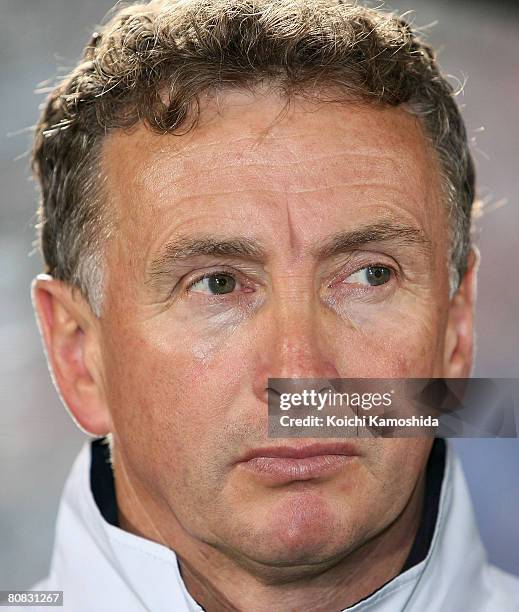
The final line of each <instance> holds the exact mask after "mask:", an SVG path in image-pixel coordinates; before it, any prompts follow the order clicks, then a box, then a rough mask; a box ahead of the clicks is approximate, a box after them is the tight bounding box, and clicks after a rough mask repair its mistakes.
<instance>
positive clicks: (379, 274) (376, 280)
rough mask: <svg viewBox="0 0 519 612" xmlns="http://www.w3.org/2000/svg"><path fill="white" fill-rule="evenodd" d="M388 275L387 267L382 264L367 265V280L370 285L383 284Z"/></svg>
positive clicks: (386, 280)
mask: <svg viewBox="0 0 519 612" xmlns="http://www.w3.org/2000/svg"><path fill="white" fill-rule="evenodd" d="M389 277H390V271H389V268H384V267H382V266H369V268H368V282H369V283H370V285H383V284H384V283H387V282H388V281H389Z"/></svg>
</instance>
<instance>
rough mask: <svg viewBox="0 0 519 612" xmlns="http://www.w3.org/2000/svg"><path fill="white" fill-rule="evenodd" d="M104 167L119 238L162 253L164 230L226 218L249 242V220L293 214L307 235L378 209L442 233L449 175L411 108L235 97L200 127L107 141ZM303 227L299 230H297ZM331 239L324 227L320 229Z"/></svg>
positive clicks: (205, 111) (225, 98) (205, 106)
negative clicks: (324, 223)
mask: <svg viewBox="0 0 519 612" xmlns="http://www.w3.org/2000/svg"><path fill="white" fill-rule="evenodd" d="M102 165H103V169H104V172H105V174H106V178H107V183H106V185H107V189H108V198H109V200H110V206H112V207H114V208H115V211H114V212H115V213H116V218H117V219H118V220H119V228H120V230H121V231H120V235H121V236H126V239H127V240H131V241H132V244H133V246H132V248H133V247H135V246H136V242H140V243H142V244H143V248H144V244H146V245H152V244H153V242H154V240H155V236H156V235H157V233H159V234H160V230H161V225H163V226H164V227H167V228H169V229H168V230H166V231H170V230H171V231H174V230H175V229H179V228H182V229H185V228H186V227H187V228H190V227H192V228H196V226H197V225H200V224H201V225H203V224H204V223H207V222H208V221H211V220H213V221H214V220H215V219H219V220H221V219H222V218H225V219H226V222H227V223H228V222H229V221H231V222H232V223H234V224H235V225H239V224H240V223H241V225H242V226H243V230H244V232H250V226H251V216H250V215H253V216H254V217H255V218H256V216H258V222H260V220H259V216H261V215H263V216H265V215H269V216H270V218H271V219H273V218H274V217H275V216H276V214H278V213H279V212H280V211H281V210H282V209H283V210H288V208H290V210H291V212H292V213H293V216H294V215H295V217H297V218H298V219H299V225H298V227H299V229H300V231H301V233H302V234H304V232H305V230H306V231H307V232H313V233H315V232H319V228H318V227H317V226H316V225H315V216H316V213H317V214H319V216H320V217H322V213H325V214H326V218H327V219H328V220H329V222H330V223H336V222H337V221H338V220H339V219H343V220H344V222H345V223H349V222H350V220H351V223H352V224H354V223H355V219H356V217H357V216H362V215H363V214H366V213H369V214H372V213H374V212H375V211H378V212H381V213H383V212H384V211H385V212H386V213H387V214H388V215H392V214H397V213H398V214H400V215H401V216H403V217H406V216H407V217H408V219H407V220H409V219H413V220H414V221H415V223H416V224H417V225H419V226H420V227H422V228H424V229H425V230H426V231H427V230H429V231H433V229H434V224H435V223H436V224H437V223H438V219H439V209H440V207H439V205H438V202H437V200H438V199H439V197H438V196H439V173H438V170H437V164H436V162H435V157H434V155H433V153H432V151H431V148H430V146H429V145H428V142H427V140H426V138H425V136H424V133H423V131H422V129H421V127H420V124H419V122H418V121H417V120H416V119H415V118H414V117H412V116H411V115H410V114H408V113H407V112H405V111H404V110H402V109H397V108H381V107H377V106H374V105H370V106H367V105H354V104H345V103H343V104H338V103H330V102H321V103H316V102H314V101H308V100H306V101H302V100H295V101H291V103H290V105H289V106H286V101H285V100H283V99H280V98H279V97H277V96H275V95H267V96H261V97H260V96H255V95H252V94H249V93H244V92H243V93H242V92H228V93H225V94H220V95H219V96H218V97H217V98H211V99H208V100H206V101H205V102H203V103H202V105H201V115H200V121H199V123H198V125H197V127H196V128H195V129H193V130H191V131H190V132H189V133H187V134H183V135H171V134H170V135H160V134H156V133H152V132H151V131H150V130H149V129H147V128H146V127H144V126H142V125H139V126H137V127H136V128H134V129H133V130H132V131H131V132H130V133H124V132H122V131H116V132H114V133H113V134H111V135H110V136H109V137H108V138H107V139H106V141H105V143H104V148H103V159H102ZM296 225H297V223H296ZM322 229H323V231H324V229H325V228H324V227H323V228H322Z"/></svg>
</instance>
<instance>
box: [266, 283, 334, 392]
mask: <svg viewBox="0 0 519 612" xmlns="http://www.w3.org/2000/svg"><path fill="white" fill-rule="evenodd" d="M268 316H269V317H270V321H269V325H268V327H269V328H270V333H269V334H268V340H267V342H266V346H265V355H264V358H265V359H266V363H265V365H266V368H265V369H266V373H267V374H268V375H267V378H306V379H308V378H337V377H338V372H337V368H336V364H335V363H334V356H333V347H332V346H330V344H329V343H328V342H327V338H329V335H328V334H327V333H326V330H325V329H324V322H323V321H324V320H323V317H325V316H326V315H325V314H324V312H323V307H322V306H321V305H320V303H319V299H318V296H317V294H316V292H315V291H314V290H313V289H311V288H310V287H308V286H305V287H302V286H301V283H297V282H295V283H292V284H290V286H288V287H287V288H286V289H285V290H283V291H282V292H279V293H278V294H277V295H276V296H275V298H274V299H273V301H272V303H271V308H270V313H269V315H268ZM264 382H265V386H266V385H267V380H266V379H265V381H264Z"/></svg>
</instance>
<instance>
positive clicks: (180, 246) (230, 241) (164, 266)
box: [147, 236, 267, 284]
mask: <svg viewBox="0 0 519 612" xmlns="http://www.w3.org/2000/svg"><path fill="white" fill-rule="evenodd" d="M203 255H205V256H209V257H233V258H238V259H247V260H249V261H250V260H254V261H257V262H260V263H262V262H264V261H266V259H267V252H266V250H265V249H264V248H263V247H262V246H261V245H260V244H259V243H258V242H256V241H254V240H250V239H248V238H243V237H230V238H225V239H218V238H215V237H214V236H199V237H180V238H177V239H175V240H171V241H169V242H167V243H166V244H165V245H164V247H163V249H162V251H161V253H160V254H159V256H158V257H156V258H155V259H153V260H152V261H151V262H150V264H149V266H148V273H147V277H148V278H147V282H149V283H151V284H153V282H154V281H155V280H159V279H160V278H161V277H162V276H164V275H168V274H169V273H170V271H171V270H172V268H173V267H174V266H175V264H178V263H181V262H183V261H186V260H189V259H193V258H194V257H200V256H203Z"/></svg>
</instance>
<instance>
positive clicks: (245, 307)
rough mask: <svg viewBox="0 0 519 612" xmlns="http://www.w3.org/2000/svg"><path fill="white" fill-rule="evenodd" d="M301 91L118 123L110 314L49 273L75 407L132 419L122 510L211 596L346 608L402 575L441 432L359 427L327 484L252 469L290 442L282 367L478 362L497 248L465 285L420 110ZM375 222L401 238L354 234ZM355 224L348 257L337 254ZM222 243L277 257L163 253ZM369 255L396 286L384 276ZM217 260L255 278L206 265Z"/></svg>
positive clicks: (39, 305)
mask: <svg viewBox="0 0 519 612" xmlns="http://www.w3.org/2000/svg"><path fill="white" fill-rule="evenodd" d="M283 105H284V101H283V100H280V99H279V98H278V97H277V96H276V95H275V94H273V93H263V94H261V93H256V94H255V95H252V94H250V93H243V92H226V93H221V94H219V97H218V98H217V99H216V100H215V99H207V100H205V102H204V104H202V116H201V121H200V123H199V125H198V127H197V128H196V129H195V130H193V131H192V132H190V133H189V134H187V135H182V136H173V135H168V136H165V135H157V134H153V133H151V132H150V131H149V130H147V129H146V128H145V127H144V126H142V125H139V126H136V127H135V128H134V129H133V130H132V131H131V132H129V133H123V132H120V131H115V132H113V133H112V134H111V135H110V136H108V137H107V139H106V141H105V144H104V150H103V159H102V164H103V169H104V173H105V175H106V191H107V197H108V201H109V203H110V206H111V207H113V208H112V212H113V213H114V216H115V219H116V231H115V233H114V238H113V239H112V240H111V241H110V242H109V243H108V244H107V245H106V263H107V270H108V275H107V280H106V287H105V299H104V304H103V314H102V316H101V317H100V318H99V319H97V318H96V317H95V316H94V315H93V314H92V312H91V310H90V308H89V306H88V305H87V304H86V303H85V301H84V300H83V298H82V297H81V296H80V295H79V293H78V292H74V291H72V290H71V289H70V287H68V286H67V285H66V284H64V283H61V282H59V281H56V280H54V279H51V278H50V277H48V276H40V277H38V279H37V280H36V281H35V282H34V284H33V300H34V304H35V308H36V311H37V314H38V319H39V323H40V329H41V332H42V335H43V338H44V341H45V345H46V350H47V356H48V359H49V363H50V365H51V369H52V372H53V375H54V379H55V382H56V385H57V387H58V389H59V392H60V394H61V397H62V399H63V401H64V402H65V404H66V406H67V407H68V409H69V411H70V412H71V414H72V415H73V417H74V418H75V419H76V421H77V423H78V424H79V426H80V427H82V428H83V429H84V430H85V431H87V432H90V433H92V434H95V435H103V434H106V433H108V432H111V433H112V435H113V440H114V470H115V479H116V480H115V482H116V495H117V502H118V507H119V514H120V522H121V526H122V527H123V528H124V529H126V530H128V531H131V532H133V533H137V534H139V535H142V536H143V537H147V538H149V539H152V540H155V541H157V542H160V543H162V544H164V545H166V546H169V547H171V548H172V549H174V550H175V551H176V552H177V555H178V557H179V559H180V566H181V571H182V575H183V578H184V581H185V583H186V585H187V587H188V589H189V591H190V592H191V594H192V596H193V597H194V598H195V599H196V600H197V601H199V603H200V604H201V605H203V606H204V608H206V609H207V610H210V611H217V610H232V609H236V610H250V609H254V610H257V611H267V610H273V609H283V610H294V611H295V610H298V611H301V610H303V611H306V610H308V611H310V610H312V611H318V612H319V611H325V610H326V611H329V610H339V609H343V608H345V607H347V606H350V605H352V604H353V603H355V602H356V601H358V600H359V599H361V598H363V597H365V596H367V595H369V594H370V593H371V592H373V591H374V590H375V589H376V588H378V587H379V586H381V585H382V584H384V583H385V582H387V581H388V580H390V579H391V578H393V577H394V576H395V575H397V574H398V573H399V571H400V569H401V567H402V565H403V563H404V561H405V559H406V557H407V554H408V552H409V550H410V547H411V545H412V542H413V539H414V536H415V534H416V530H417V526H418V523H419V517H420V512H421V508H422V498H423V489H424V469H425V465H426V462H427V458H428V455H429V451H430V447H431V442H432V440H430V439H427V438H402V439H398V438H393V439H381V438H377V439H368V438H362V439H357V440H355V441H354V443H355V448H356V451H357V453H358V455H357V456H356V457H354V458H353V459H352V460H351V461H349V462H348V463H347V464H346V465H345V466H344V468H343V469H341V470H339V471H338V472H336V473H334V474H332V475H328V476H325V477H321V478H315V479H311V480H307V481H291V482H288V483H284V484H282V485H277V486H273V485H269V484H265V483H264V482H262V481H260V480H259V479H258V478H256V477H255V476H254V475H253V474H251V473H249V472H247V471H246V470H244V469H242V468H243V466H241V465H240V464H239V463H237V462H238V461H239V459H240V457H242V456H243V454H244V453H245V452H246V451H248V450H250V449H252V448H257V447H261V446H263V447H266V446H269V445H272V442H273V441H270V442H269V440H268V439H267V433H266V421H267V419H266V416H267V391H266V387H267V379H268V378H269V377H301V378H310V377H316V378H327V377H333V378H338V377H344V378H347V377H402V378H403V377H432V376H443V377H462V376H468V375H469V374H470V369H471V364H472V309H473V299H474V290H475V273H476V267H477V257H476V254H475V253H474V252H472V253H471V255H470V258H469V266H468V271H467V273H466V275H465V276H464V278H463V280H462V283H461V286H460V288H459V290H458V291H457V293H456V295H455V296H454V297H453V299H452V300H449V287H448V260H447V252H448V242H447V235H448V234H447V230H448V228H447V220H446V214H445V211H444V206H443V204H442V202H441V196H440V186H439V173H438V167H437V164H436V161H435V157H434V153H433V152H432V150H431V149H430V147H429V145H428V144H427V142H426V140H425V137H424V134H423V131H422V129H421V127H420V125H419V123H418V121H417V120H416V119H415V118H413V117H412V116H411V115H409V114H408V113H406V112H405V111H404V110H403V109H398V108H379V107H375V106H370V107H367V106H359V105H357V106H355V105H352V104H343V105H339V104H336V103H327V104H326V105H319V104H317V102H316V101H310V100H306V101H304V102H303V101H302V100H297V101H293V102H292V104H291V106H290V107H289V109H288V111H287V112H286V113H284V114H281V115H280V112H281V110H282V108H283ZM373 224H375V225H376V226H377V227H387V226H395V227H396V228H397V231H396V234H395V235H394V236H393V237H391V238H386V239H379V240H376V241H364V242H362V243H359V244H352V242H351V232H355V231H357V232H358V231H360V230H361V229H362V228H365V227H366V226H372V225H373ZM341 232H342V233H343V234H344V233H349V234H350V242H349V243H347V242H344V241H343V249H342V250H343V251H344V252H340V253H335V254H333V255H327V254H326V253H323V252H321V253H320V254H319V251H320V250H321V251H323V247H324V246H325V245H329V244H330V241H331V240H332V238H333V236H336V235H337V234H338V233H341ZM404 235H405V236H413V237H414V239H413V240H411V239H409V240H405V239H404V238H403V237H402V236H404ZM201 238H203V239H208V238H210V239H213V240H220V241H223V240H229V239H237V238H239V239H240V240H241V241H242V242H244V241H248V242H247V244H253V245H254V246H255V248H256V249H257V250H261V253H254V255H250V254H249V255H247V256H237V255H232V254H231V255H229V254H228V255H225V256H222V255H215V254H198V255H195V256H190V257H186V258H184V259H182V260H175V261H166V260H165V259H164V257H163V253H164V250H165V247H166V245H167V244H168V243H173V246H171V247H170V249H169V250H170V252H173V251H174V252H176V253H177V254H178V253H179V251H180V249H181V248H185V246H186V244H187V243H188V242H189V241H192V240H194V239H201ZM369 265H379V266H386V267H387V268H389V269H390V270H392V272H391V275H390V280H389V281H388V282H386V283H384V284H382V285H377V286H371V285H370V284H369V283H367V281H366V277H365V274H364V272H365V268H366V266H369ZM215 271H224V272H225V273H226V274H231V275H233V276H234V278H235V279H236V286H235V289H234V291H232V292H231V293H229V294H224V295H217V296H214V295H212V293H211V290H210V287H209V285H208V281H207V280H201V281H200V280H198V281H197V279H198V278H199V277H200V276H201V275H203V274H210V273H214V272H215ZM363 271H364V272H363ZM193 281H196V282H195V283H194V284H192V285H191V286H189V285H190V283H192V282H193ZM143 439H144V440H146V441H147V444H143ZM282 442H283V440H275V441H274V443H275V444H281V443H282ZM288 442H289V443H290V444H292V445H295V444H299V445H302V443H308V440H295V441H294V440H293V439H292V440H291V441H288Z"/></svg>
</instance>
